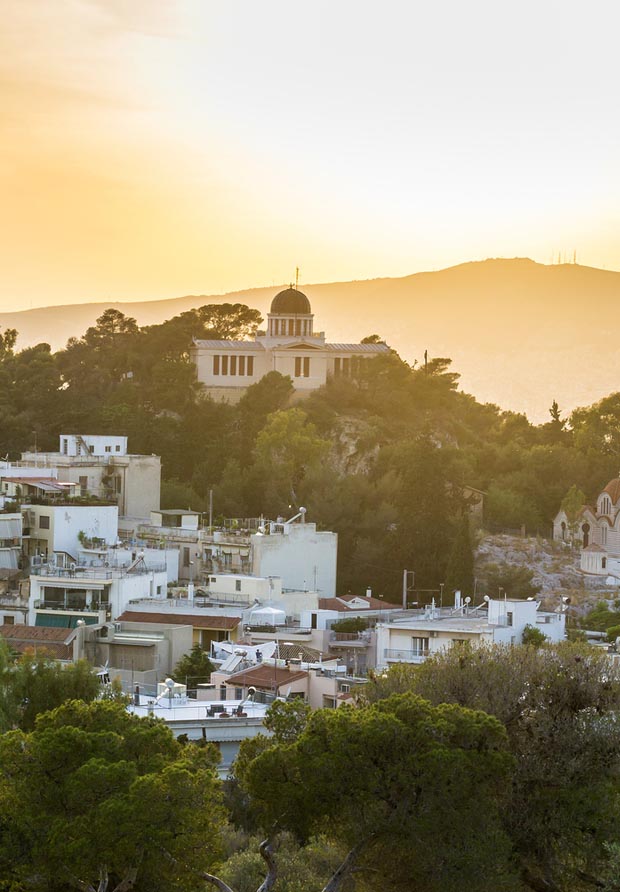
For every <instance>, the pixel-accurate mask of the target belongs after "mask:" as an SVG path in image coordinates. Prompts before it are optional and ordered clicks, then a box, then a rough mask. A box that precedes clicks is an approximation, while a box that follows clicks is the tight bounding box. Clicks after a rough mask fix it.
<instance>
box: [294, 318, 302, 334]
mask: <svg viewBox="0 0 620 892" xmlns="http://www.w3.org/2000/svg"><path fill="white" fill-rule="evenodd" d="M295 334H296V335H297V337H298V338H299V337H301V319H298V320H297V321H296V323H295Z"/></svg>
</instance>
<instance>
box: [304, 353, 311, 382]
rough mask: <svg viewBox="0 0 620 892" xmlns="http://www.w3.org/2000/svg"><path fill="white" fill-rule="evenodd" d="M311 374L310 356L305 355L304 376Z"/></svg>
mask: <svg viewBox="0 0 620 892" xmlns="http://www.w3.org/2000/svg"><path fill="white" fill-rule="evenodd" d="M309 375H310V357H308V356H304V378H308V377H309Z"/></svg>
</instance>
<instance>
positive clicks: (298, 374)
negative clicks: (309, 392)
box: [295, 356, 301, 378]
mask: <svg viewBox="0 0 620 892" xmlns="http://www.w3.org/2000/svg"><path fill="white" fill-rule="evenodd" d="M295 377H296V378H301V356H296V357H295Z"/></svg>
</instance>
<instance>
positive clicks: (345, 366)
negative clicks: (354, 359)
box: [342, 359, 351, 375]
mask: <svg viewBox="0 0 620 892" xmlns="http://www.w3.org/2000/svg"><path fill="white" fill-rule="evenodd" d="M350 366H351V360H350V359H343V360H342V374H343V375H348V374H349V371H350Z"/></svg>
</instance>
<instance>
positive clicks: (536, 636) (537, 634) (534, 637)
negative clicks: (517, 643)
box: [521, 623, 548, 647]
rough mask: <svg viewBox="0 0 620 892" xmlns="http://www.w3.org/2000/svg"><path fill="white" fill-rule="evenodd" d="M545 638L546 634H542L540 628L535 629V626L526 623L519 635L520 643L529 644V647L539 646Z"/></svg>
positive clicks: (545, 640)
mask: <svg viewBox="0 0 620 892" xmlns="http://www.w3.org/2000/svg"><path fill="white" fill-rule="evenodd" d="M547 640H548V639H547V636H546V635H544V634H543V633H542V632H541V631H540V629H537V628H536V626H531V625H530V624H529V623H528V624H527V626H526V627H525V628H524V629H523V635H522V636H521V643H522V644H525V645H529V646H530V647H541V646H542V645H543V644H545V643H546V642H547Z"/></svg>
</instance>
